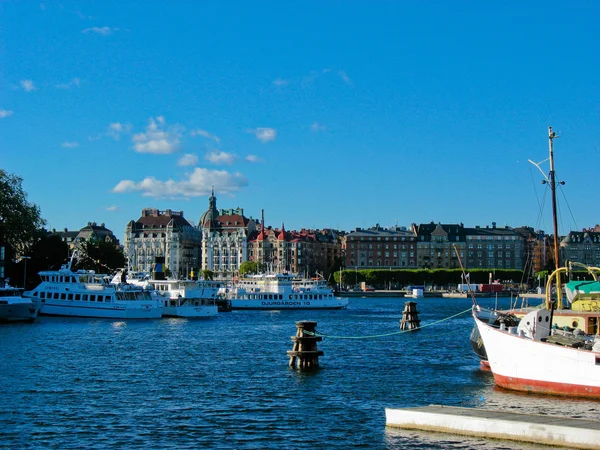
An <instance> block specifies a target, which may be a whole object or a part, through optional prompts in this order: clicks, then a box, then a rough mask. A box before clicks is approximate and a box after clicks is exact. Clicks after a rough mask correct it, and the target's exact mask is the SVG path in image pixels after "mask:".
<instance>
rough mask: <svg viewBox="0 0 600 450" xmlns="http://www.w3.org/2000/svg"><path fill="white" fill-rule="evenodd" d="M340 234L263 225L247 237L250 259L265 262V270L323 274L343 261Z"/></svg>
mask: <svg viewBox="0 0 600 450" xmlns="http://www.w3.org/2000/svg"><path fill="white" fill-rule="evenodd" d="M340 236H341V234H340V233H339V232H337V231H334V230H306V229H304V228H303V229H301V230H300V231H296V230H293V231H286V230H285V226H284V225H283V224H282V226H281V229H273V228H271V227H264V228H263V227H261V228H260V229H259V230H256V231H255V232H254V233H253V234H252V235H251V236H250V238H249V239H248V249H249V253H248V259H249V260H250V261H256V262H259V263H261V264H263V265H264V267H265V269H266V271H268V272H275V273H286V272H291V273H297V274H301V275H304V276H309V277H311V276H315V275H316V274H317V273H319V274H321V275H323V276H324V277H326V278H327V277H328V276H329V271H330V269H331V268H332V266H333V265H334V264H335V263H340V262H341V255H342V243H341V238H340Z"/></svg>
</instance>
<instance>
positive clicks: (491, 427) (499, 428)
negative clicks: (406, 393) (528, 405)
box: [385, 405, 600, 449]
mask: <svg viewBox="0 0 600 450" xmlns="http://www.w3.org/2000/svg"><path fill="white" fill-rule="evenodd" d="M385 416H386V421H385V423H386V426H388V427H396V428H404V429H409V430H423V431H437V432H443V433H450V434H460V435H465V436H477V437H484V438H490V439H504V440H511V441H521V442H532V443H535V444H543V445H556V446H562V447H571V448H584V449H600V422H597V421H594V420H582V419H569V418H565V417H553V416H543V415H532V414H519V413H512V412H504V411H492V410H487V409H479V408H457V407H453V406H441V405H429V406H423V407H417V408H403V409H390V408H386V410H385Z"/></svg>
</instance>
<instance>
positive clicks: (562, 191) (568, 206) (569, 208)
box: [559, 186, 579, 230]
mask: <svg viewBox="0 0 600 450" xmlns="http://www.w3.org/2000/svg"><path fill="white" fill-rule="evenodd" d="M559 188H560V193H561V194H562V197H563V199H564V201H565V204H566V205H567V209H568V210H569V214H571V219H573V224H575V229H576V230H578V229H579V227H578V226H577V221H576V220H575V216H573V211H571V205H569V202H568V201H567V196H566V195H565V191H564V190H563V188H562V186H559Z"/></svg>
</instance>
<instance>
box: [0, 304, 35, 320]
mask: <svg viewBox="0 0 600 450" xmlns="http://www.w3.org/2000/svg"><path fill="white" fill-rule="evenodd" d="M39 310H40V306H39V304H37V303H36V302H30V301H23V302H10V303H0V322H33V321H34V320H35V319H36V317H37V315H38V312H39Z"/></svg>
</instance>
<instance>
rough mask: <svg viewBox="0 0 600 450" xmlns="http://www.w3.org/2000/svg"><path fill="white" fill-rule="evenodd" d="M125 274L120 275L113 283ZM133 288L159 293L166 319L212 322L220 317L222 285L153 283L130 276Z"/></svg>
mask: <svg viewBox="0 0 600 450" xmlns="http://www.w3.org/2000/svg"><path fill="white" fill-rule="evenodd" d="M117 277H121V274H117V275H116V276H115V279H113V283H114V282H115V281H116V279H117ZM126 281H127V283H129V284H133V285H136V286H141V287H143V288H144V289H148V290H151V291H152V292H154V293H156V294H157V295H158V296H159V297H160V299H161V301H162V302H163V306H164V310H163V316H164V317H185V318H188V319H192V318H196V319H199V318H208V317H214V316H216V315H217V313H218V310H219V307H218V305H217V293H218V291H219V288H220V287H221V283H218V282H215V281H207V280H198V281H196V280H173V279H151V278H150V275H149V274H143V273H134V274H131V275H127V276H126Z"/></svg>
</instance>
